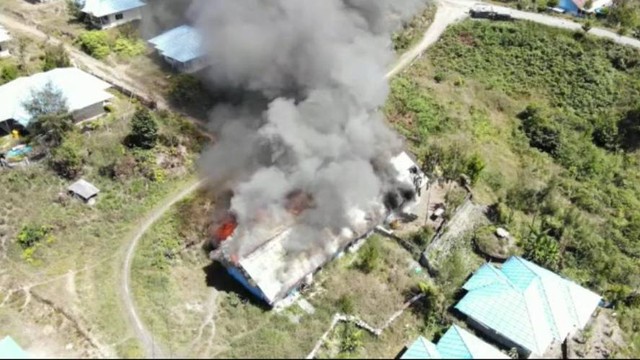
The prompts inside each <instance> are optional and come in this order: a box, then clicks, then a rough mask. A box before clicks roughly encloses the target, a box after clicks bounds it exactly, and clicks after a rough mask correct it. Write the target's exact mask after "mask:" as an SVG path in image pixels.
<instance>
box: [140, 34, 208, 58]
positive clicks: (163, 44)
mask: <svg viewBox="0 0 640 360" xmlns="http://www.w3.org/2000/svg"><path fill="white" fill-rule="evenodd" d="M149 43H151V44H152V45H153V46H154V47H155V48H156V49H157V50H158V51H159V52H160V54H161V55H163V56H166V57H169V58H171V59H174V60H177V61H179V62H182V63H186V62H189V61H191V60H195V59H197V58H199V57H201V56H203V55H204V51H203V50H202V46H201V45H202V37H201V36H200V33H199V32H198V30H196V29H195V28H194V27H192V26H189V25H182V26H179V27H177V28H174V29H171V30H169V31H167V32H165V33H163V34H161V35H158V36H156V37H154V38H153V39H151V40H149Z"/></svg>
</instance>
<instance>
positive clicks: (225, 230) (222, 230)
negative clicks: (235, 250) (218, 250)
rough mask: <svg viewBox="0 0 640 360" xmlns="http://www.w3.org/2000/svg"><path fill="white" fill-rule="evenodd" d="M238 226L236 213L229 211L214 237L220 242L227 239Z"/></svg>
mask: <svg viewBox="0 0 640 360" xmlns="http://www.w3.org/2000/svg"><path fill="white" fill-rule="evenodd" d="M237 227H238V221H237V220H236V217H235V215H233V214H231V213H229V214H227V216H226V217H225V218H224V219H223V221H222V223H221V224H220V226H218V228H217V229H216V230H215V232H214V234H213V237H214V240H215V241H216V242H217V243H218V244H219V243H221V242H223V241H225V240H227V239H228V238H229V237H230V236H231V235H232V234H233V232H234V231H235V230H236V228H237Z"/></svg>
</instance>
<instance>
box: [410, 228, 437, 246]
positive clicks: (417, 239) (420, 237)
mask: <svg viewBox="0 0 640 360" xmlns="http://www.w3.org/2000/svg"><path fill="white" fill-rule="evenodd" d="M433 235H434V231H433V228H431V227H430V226H424V227H422V229H420V230H419V231H418V232H416V233H415V234H413V236H411V241H413V243H414V244H416V245H418V246H419V247H420V248H421V249H424V248H425V247H426V246H427V245H429V242H431V239H432V238H433Z"/></svg>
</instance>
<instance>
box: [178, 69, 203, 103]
mask: <svg viewBox="0 0 640 360" xmlns="http://www.w3.org/2000/svg"><path fill="white" fill-rule="evenodd" d="M203 94H206V90H205V89H204V87H203V86H202V84H201V83H200V81H199V80H198V79H197V78H196V77H194V76H192V75H188V74H180V75H177V76H175V77H174V78H173V79H171V84H170V87H169V97H170V99H171V101H173V102H174V103H175V104H176V105H178V106H190V105H193V104H196V103H198V102H199V101H201V99H202V96H203Z"/></svg>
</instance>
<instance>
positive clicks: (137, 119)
mask: <svg viewBox="0 0 640 360" xmlns="http://www.w3.org/2000/svg"><path fill="white" fill-rule="evenodd" d="M157 140H158V123H157V122H156V119H155V118H154V117H153V115H151V113H150V112H149V110H148V109H147V108H144V107H139V108H138V109H137V110H136V112H135V114H133V118H132V119H131V132H130V133H129V135H128V136H127V139H126V143H127V145H128V146H130V147H139V148H143V149H151V148H153V147H154V146H155V145H156V141H157Z"/></svg>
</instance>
